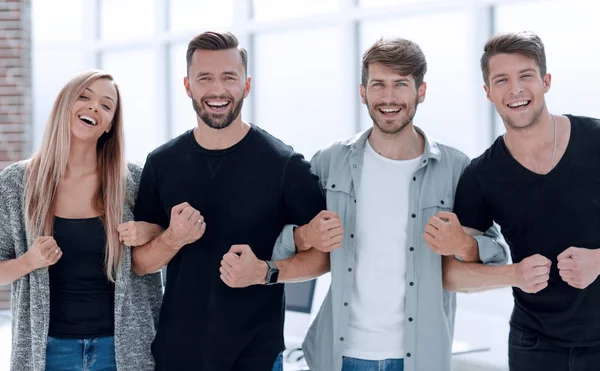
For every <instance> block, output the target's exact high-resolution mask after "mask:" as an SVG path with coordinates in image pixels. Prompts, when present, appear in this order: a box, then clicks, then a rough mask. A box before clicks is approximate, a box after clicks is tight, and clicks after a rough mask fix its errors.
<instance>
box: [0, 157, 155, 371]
mask: <svg viewBox="0 0 600 371" xmlns="http://www.w3.org/2000/svg"><path fill="white" fill-rule="evenodd" d="M25 164H26V163H25V162H19V163H16V164H13V165H10V166H9V167H8V168H6V169H4V170H3V171H2V172H1V173H0V260H8V259H14V258H17V257H19V256H21V255H23V254H24V253H25V252H26V251H27V249H28V247H29V246H31V244H32V241H28V240H27V236H26V233H25V222H24V214H23V210H24V208H23V189H24V174H25ZM128 167H129V171H130V173H131V179H129V180H128V182H127V199H128V200H129V201H130V202H125V207H124V213H123V220H124V221H130V220H133V203H134V202H135V199H136V197H137V191H138V185H139V180H140V176H141V168H140V167H139V166H137V165H132V164H129V165H128ZM161 300H162V285H161V277H160V273H155V274H151V275H146V276H143V277H138V276H137V275H136V274H135V273H133V271H132V270H131V248H130V247H124V249H123V264H122V269H121V275H120V276H119V278H118V279H117V282H116V283H115V354H116V361H117V369H118V370H119V371H146V370H148V371H150V370H154V360H153V358H152V354H151V352H150V344H151V343H152V341H153V339H154V334H155V330H156V325H157V323H158V314H159V310H160V305H161ZM11 301H12V303H11V307H12V351H11V362H10V369H11V371H44V369H45V359H46V342H47V337H48V323H49V318H50V289H49V279H48V269H47V268H43V269H37V270H35V271H33V272H32V273H30V274H28V275H25V276H23V277H21V278H19V279H18V280H16V281H15V282H13V284H12V294H11Z"/></svg>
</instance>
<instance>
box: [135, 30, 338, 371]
mask: <svg viewBox="0 0 600 371" xmlns="http://www.w3.org/2000/svg"><path fill="white" fill-rule="evenodd" d="M187 64H188V76H187V77H186V78H185V79H184V84H185V88H186V91H187V94H188V96H189V97H190V98H191V99H192V103H193V108H194V110H195V111H196V114H197V121H198V125H197V127H196V128H194V129H193V130H189V131H187V132H186V133H184V134H182V135H181V136H179V137H177V138H175V139H173V140H171V141H169V142H168V143H166V144H164V145H163V146H161V147H159V148H158V149H156V150H154V151H153V152H152V153H150V155H149V156H148V158H147V160H146V164H145V166H144V170H143V173H142V178H141V181H140V189H139V194H138V200H137V202H136V208H135V216H136V219H137V220H143V221H147V222H150V221H151V222H152V223H156V224H159V225H161V226H162V227H163V228H165V232H164V233H163V234H162V235H161V236H159V237H158V238H157V239H155V240H154V241H152V242H150V243H148V244H146V245H144V246H140V247H137V248H135V249H134V252H133V269H134V271H135V272H136V273H138V274H146V273H149V272H153V271H156V270H158V269H160V268H161V267H162V266H164V265H165V264H167V263H168V270H167V283H166V289H165V295H164V301H163V306H162V309H161V314H160V322H159V326H158V331H157V334H156V339H155V341H154V343H153V345H152V352H153V355H154V358H155V360H156V370H161V371H163V370H164V371H174V370H181V371H187V370H201V371H270V370H271V369H273V370H281V355H280V354H281V351H282V350H283V348H284V341H283V316H284V305H283V293H284V291H283V286H282V285H252V286H250V287H248V288H244V289H234V288H231V287H229V286H228V285H227V284H226V282H227V280H228V279H227V277H228V271H227V270H223V269H221V264H222V263H221V261H222V260H223V257H224V256H228V261H230V262H231V263H232V264H231V266H234V265H236V264H235V263H236V262H235V261H234V260H235V259H251V260H253V261H255V262H256V267H255V269H257V270H262V271H263V272H264V277H265V278H264V280H263V282H262V283H276V282H277V268H276V267H275V266H273V264H274V263H272V262H268V263H267V262H266V261H269V260H270V259H271V256H272V254H273V246H274V244H275V241H276V239H277V237H278V235H279V233H280V232H281V230H282V229H283V227H284V226H285V225H286V224H295V225H305V226H304V227H301V228H305V229H306V225H307V223H309V222H310V223H309V224H308V225H307V226H311V225H312V228H308V229H307V230H308V232H307V233H308V234H312V236H311V237H310V239H312V240H317V239H319V240H320V239H321V238H325V239H327V240H328V241H329V244H330V245H331V247H332V248H335V247H338V246H339V242H340V241H341V234H342V230H341V224H340V223H339V218H338V219H337V221H336V218H337V216H336V215H335V214H333V213H328V212H321V210H323V209H325V207H326V205H325V202H324V197H323V194H322V192H321V190H320V188H319V184H318V179H317V177H316V176H315V175H313V174H312V173H311V171H310V164H309V163H308V162H307V161H305V160H304V158H303V157H302V156H301V155H299V154H297V153H295V152H294V151H293V150H292V149H291V147H289V146H287V145H285V144H284V143H282V142H281V141H279V140H278V139H276V138H274V137H273V136H271V135H270V134H268V133H267V132H265V131H264V130H262V129H260V128H258V127H256V126H254V125H251V124H248V123H246V122H244V121H242V118H241V109H242V104H243V101H244V98H246V97H247V96H248V94H249V92H250V83H251V80H250V77H248V76H247V73H246V72H247V69H246V64H247V55H246V51H245V50H244V49H243V48H241V47H239V46H238V41H237V39H236V37H235V36H234V35H232V34H230V33H216V32H205V33H203V34H200V35H198V36H197V37H196V38H194V39H193V40H192V41H191V42H190V44H189V46H188V51H187ZM321 224H324V225H326V226H327V228H319V226H320V225H321ZM303 254H304V256H305V257H306V256H307V255H306V254H324V252H321V251H319V250H316V249H309V250H308V251H305V252H301V253H299V254H298V255H296V257H294V258H297V257H299V258H301V257H302V255H303ZM232 256H233V258H232ZM254 257H257V258H258V259H259V260H257V259H255V258H254ZM231 259H233V260H231ZM303 268H304V269H306V272H304V273H305V275H306V276H307V277H310V276H317V275H319V274H322V273H324V272H326V271H327V270H328V267H326V266H308V265H306V266H303ZM280 273H281V274H285V271H282V272H280ZM278 355H279V357H278ZM276 359H277V362H276Z"/></svg>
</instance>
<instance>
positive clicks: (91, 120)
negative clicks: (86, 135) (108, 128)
mask: <svg viewBox="0 0 600 371" xmlns="http://www.w3.org/2000/svg"><path fill="white" fill-rule="evenodd" d="M79 118H80V119H82V120H87V121H89V122H90V123H91V124H92V125H94V126H96V120H94V119H93V118H91V117H89V116H84V115H81V116H79Z"/></svg>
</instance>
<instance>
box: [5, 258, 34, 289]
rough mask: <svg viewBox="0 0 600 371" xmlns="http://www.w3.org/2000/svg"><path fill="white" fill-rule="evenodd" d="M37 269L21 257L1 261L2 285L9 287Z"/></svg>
mask: <svg viewBox="0 0 600 371" xmlns="http://www.w3.org/2000/svg"><path fill="white" fill-rule="evenodd" d="M34 270H35V267H34V266H32V265H31V264H30V263H29V262H28V261H27V259H26V257H25V255H21V256H20V257H18V258H16V259H10V260H3V261H0V285H8V284H10V283H13V282H14V281H16V280H18V279H19V278H21V277H23V276H25V275H28V274H29V273H31V272H33V271H34Z"/></svg>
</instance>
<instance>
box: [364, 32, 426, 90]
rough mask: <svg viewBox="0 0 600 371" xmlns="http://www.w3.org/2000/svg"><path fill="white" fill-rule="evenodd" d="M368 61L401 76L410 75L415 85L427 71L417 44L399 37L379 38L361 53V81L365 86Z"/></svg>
mask: <svg viewBox="0 0 600 371" xmlns="http://www.w3.org/2000/svg"><path fill="white" fill-rule="evenodd" d="M369 63H381V64H383V65H384V66H386V67H388V68H391V69H393V70H394V71H396V72H398V73H399V74H400V75H402V76H412V77H413V78H414V79H415V84H416V85H417V87H419V86H421V84H422V83H423V78H424V77H425V73H426V72H427V61H426V60H425V54H423V51H422V50H421V48H420V47H419V45H417V44H416V43H415V42H413V41H410V40H405V39H401V38H392V39H383V38H381V39H379V40H378V41H377V42H376V43H375V44H373V45H372V46H371V47H370V48H369V50H367V51H366V52H365V54H363V58H362V76H361V82H362V85H363V86H365V87H366V86H367V83H368V81H369Z"/></svg>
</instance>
